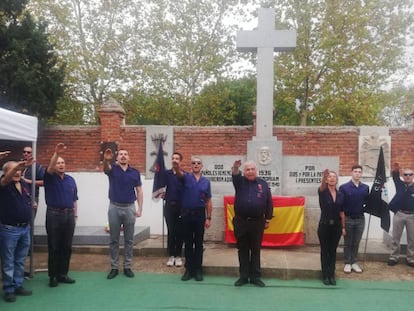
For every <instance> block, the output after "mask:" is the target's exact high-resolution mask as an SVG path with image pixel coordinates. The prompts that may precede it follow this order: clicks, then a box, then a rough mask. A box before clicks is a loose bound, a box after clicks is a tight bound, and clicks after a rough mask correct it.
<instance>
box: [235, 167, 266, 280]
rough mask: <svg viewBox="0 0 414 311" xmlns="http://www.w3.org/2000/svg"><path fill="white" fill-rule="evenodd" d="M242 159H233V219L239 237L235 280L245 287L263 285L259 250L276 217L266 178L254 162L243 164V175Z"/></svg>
mask: <svg viewBox="0 0 414 311" xmlns="http://www.w3.org/2000/svg"><path fill="white" fill-rule="evenodd" d="M240 166H241V161H240V160H237V161H235V162H234V164H233V167H232V178H233V185H234V189H235V190H236V196H235V201H234V213H235V216H234V218H233V225H234V236H235V237H236V240H237V248H238V255H239V273H240V278H239V279H238V280H237V281H236V283H234V285H235V286H242V285H244V284H246V283H248V282H249V280H250V283H252V284H254V285H256V286H259V287H264V286H265V284H264V283H263V281H262V280H261V279H260V276H261V271H260V250H261V245H262V239H263V232H264V230H265V229H267V228H269V222H270V220H271V219H272V217H273V201H272V195H271V192H270V188H269V186H268V184H267V182H266V181H264V180H263V179H261V178H258V177H257V167H256V164H255V163H254V162H253V161H247V162H246V163H245V164H244V176H242V174H241V172H240V170H239V168H240Z"/></svg>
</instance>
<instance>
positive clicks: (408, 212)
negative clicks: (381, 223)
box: [399, 209, 414, 215]
mask: <svg viewBox="0 0 414 311" xmlns="http://www.w3.org/2000/svg"><path fill="white" fill-rule="evenodd" d="M399 211H400V212H401V213H404V214H408V215H412V214H414V211H407V210H402V209H400V210H399Z"/></svg>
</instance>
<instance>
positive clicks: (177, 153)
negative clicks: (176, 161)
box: [173, 151, 183, 161]
mask: <svg viewBox="0 0 414 311" xmlns="http://www.w3.org/2000/svg"><path fill="white" fill-rule="evenodd" d="M174 154H176V155H178V157H179V158H180V161H182V160H183V155H182V154H181V153H179V152H177V151H174V152H173V155H174Z"/></svg>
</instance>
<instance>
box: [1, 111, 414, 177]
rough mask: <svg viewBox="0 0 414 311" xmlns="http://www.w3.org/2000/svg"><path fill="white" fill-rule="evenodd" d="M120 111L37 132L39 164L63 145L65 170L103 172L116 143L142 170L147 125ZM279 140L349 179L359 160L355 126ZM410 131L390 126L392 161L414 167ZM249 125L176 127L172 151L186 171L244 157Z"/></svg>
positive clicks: (310, 130) (299, 132) (289, 130)
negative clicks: (92, 122)
mask: <svg viewBox="0 0 414 311" xmlns="http://www.w3.org/2000/svg"><path fill="white" fill-rule="evenodd" d="M123 120H124V113H123V111H122V110H120V109H118V108H117V109H114V110H113V111H111V109H107V110H105V111H104V112H103V113H102V112H101V124H102V126H77V127H75V126H50V127H45V128H43V129H41V130H40V131H39V138H38V147H37V160H38V161H39V162H40V163H41V164H43V165H45V166H46V165H47V163H48V162H49V159H50V156H51V154H52V153H53V151H54V147H55V145H56V144H57V143H58V142H64V143H65V144H66V145H67V147H68V149H67V151H66V153H65V155H64V158H65V160H66V163H67V170H68V171H100V170H102V165H101V163H100V160H101V154H100V152H101V143H102V142H110V141H116V142H117V143H118V144H119V146H120V147H122V148H125V149H127V150H128V151H129V153H130V156H131V165H132V166H134V167H136V168H138V169H139V170H140V171H141V172H145V171H146V167H145V157H146V150H145V148H146V147H145V146H146V143H145V139H146V128H145V126H132V125H126V126H125V125H124V124H123ZM273 133H274V135H276V136H277V139H278V140H279V141H282V142H283V155H289V156H294V155H297V156H303V155H308V156H339V158H340V170H339V174H340V175H349V169H350V167H351V166H352V165H353V164H355V163H357V162H358V136H359V127H352V126H350V127H306V126H304V127H294V126H286V127H283V126H277V127H274V130H273ZM413 134H414V133H413V131H412V130H411V129H409V128H392V129H390V135H391V145H392V149H391V163H394V162H399V163H400V164H401V166H402V167H411V168H414V156H413V154H414V135H413ZM252 136H253V129H252V127H251V126H229V127H217V126H212V127H186V126H177V127H174V148H175V150H177V151H179V152H181V153H182V154H183V155H184V158H185V160H184V167H186V168H189V167H190V156H191V155H241V156H243V155H246V149H247V141H248V140H251V138H252ZM23 145H24V144H23V143H17V142H1V143H0V150H12V151H13V154H12V158H19V157H21V150H22V146H23Z"/></svg>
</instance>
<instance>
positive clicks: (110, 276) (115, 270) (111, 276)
mask: <svg viewBox="0 0 414 311" xmlns="http://www.w3.org/2000/svg"><path fill="white" fill-rule="evenodd" d="M117 275H118V269H112V270H111V271H109V273H108V276H107V277H106V278H107V279H108V280H111V279H113V278H114V277H116V276H117Z"/></svg>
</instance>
